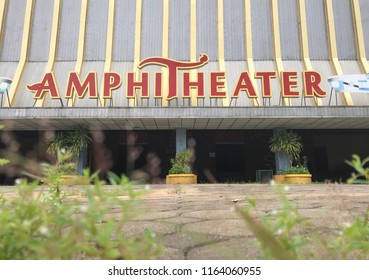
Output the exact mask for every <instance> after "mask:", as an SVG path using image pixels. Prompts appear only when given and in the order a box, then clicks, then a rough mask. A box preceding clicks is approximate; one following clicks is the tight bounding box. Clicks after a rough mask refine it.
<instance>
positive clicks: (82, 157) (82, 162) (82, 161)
mask: <svg viewBox="0 0 369 280" xmlns="http://www.w3.org/2000/svg"><path fill="white" fill-rule="evenodd" d="M87 161H88V159H87V149H84V150H82V151H81V153H80V154H79V158H78V163H77V171H78V173H79V174H80V175H83V169H85V168H86V167H87V164H88V162H87Z"/></svg>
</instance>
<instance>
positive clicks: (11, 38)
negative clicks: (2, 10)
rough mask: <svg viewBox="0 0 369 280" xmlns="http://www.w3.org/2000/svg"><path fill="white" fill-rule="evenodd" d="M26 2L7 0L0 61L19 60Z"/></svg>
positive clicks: (24, 0) (23, 0)
mask: <svg viewBox="0 0 369 280" xmlns="http://www.w3.org/2000/svg"><path fill="white" fill-rule="evenodd" d="M26 2H27V1H26V0H16V1H14V0H13V1H8V4H7V5H8V9H7V14H6V17H5V18H4V20H5V21H6V22H5V26H4V28H5V30H4V35H3V38H2V42H1V56H0V61H18V60H19V57H20V49H21V45H22V31H23V23H24V16H25V15H24V13H25V11H26Z"/></svg>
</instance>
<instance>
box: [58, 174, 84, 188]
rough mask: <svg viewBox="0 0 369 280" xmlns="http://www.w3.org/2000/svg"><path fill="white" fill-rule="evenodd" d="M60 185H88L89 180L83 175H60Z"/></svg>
mask: <svg viewBox="0 0 369 280" xmlns="http://www.w3.org/2000/svg"><path fill="white" fill-rule="evenodd" d="M60 180H61V183H62V185H67V186H72V185H88V184H89V183H90V182H89V180H88V178H87V177H85V176H78V175H62V176H60Z"/></svg>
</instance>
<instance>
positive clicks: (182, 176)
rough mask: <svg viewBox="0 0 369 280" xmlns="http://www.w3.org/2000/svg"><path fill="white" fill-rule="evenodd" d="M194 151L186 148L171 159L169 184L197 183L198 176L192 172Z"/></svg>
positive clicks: (167, 179)
mask: <svg viewBox="0 0 369 280" xmlns="http://www.w3.org/2000/svg"><path fill="white" fill-rule="evenodd" d="M191 159H192V153H191V152H190V150H184V151H182V152H179V153H177V154H176V157H175V158H173V159H171V163H172V167H171V168H170V170H169V175H167V178H166V183H167V184H196V183H197V176H196V175H195V174H193V173H192V170H191V167H190V163H191Z"/></svg>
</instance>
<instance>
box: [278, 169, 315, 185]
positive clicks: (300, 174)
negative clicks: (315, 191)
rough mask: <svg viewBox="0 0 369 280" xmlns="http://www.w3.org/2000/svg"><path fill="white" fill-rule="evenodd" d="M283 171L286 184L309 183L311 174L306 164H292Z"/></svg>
mask: <svg viewBox="0 0 369 280" xmlns="http://www.w3.org/2000/svg"><path fill="white" fill-rule="evenodd" d="M283 172H284V182H285V183H287V184H311V174H310V172H309V170H308V169H307V167H306V166H298V165H297V166H292V167H290V168H286V169H284V170H283Z"/></svg>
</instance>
